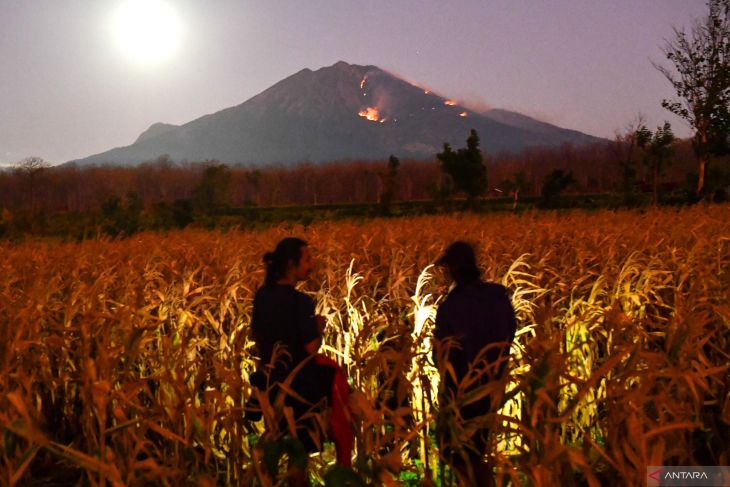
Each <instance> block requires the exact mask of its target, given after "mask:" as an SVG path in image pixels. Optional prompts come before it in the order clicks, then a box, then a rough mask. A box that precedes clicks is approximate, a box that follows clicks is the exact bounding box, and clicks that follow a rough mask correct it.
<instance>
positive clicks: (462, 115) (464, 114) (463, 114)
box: [459, 112, 469, 117]
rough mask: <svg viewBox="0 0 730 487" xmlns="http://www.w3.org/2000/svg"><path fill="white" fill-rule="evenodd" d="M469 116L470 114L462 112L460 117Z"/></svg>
mask: <svg viewBox="0 0 730 487" xmlns="http://www.w3.org/2000/svg"><path fill="white" fill-rule="evenodd" d="M467 115H469V114H468V113H466V112H461V113H460V114H459V116H460V117H466V116H467Z"/></svg>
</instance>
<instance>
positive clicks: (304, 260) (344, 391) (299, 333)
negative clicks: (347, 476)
mask: <svg viewBox="0 0 730 487" xmlns="http://www.w3.org/2000/svg"><path fill="white" fill-rule="evenodd" d="M264 263H265V264H266V278H265V281H264V285H263V286H261V287H260V288H259V289H258V291H257V292H256V296H255V297H254V302H253V315H252V318H251V331H252V333H253V339H254V341H255V342H256V347H257V349H258V355H259V359H260V363H261V364H262V365H263V366H264V367H262V368H261V369H260V371H264V370H265V371H266V373H267V374H268V379H267V380H268V382H269V383H270V384H282V383H284V382H285V381H286V380H287V377H288V376H289V375H290V374H292V373H293V372H294V370H295V369H296V368H297V367H299V370H298V372H296V373H295V375H294V376H293V379H292V382H291V389H292V391H293V392H294V393H295V394H296V395H298V396H300V397H301V398H302V399H304V401H300V400H299V399H298V398H295V397H293V396H292V395H290V394H289V395H287V397H286V400H285V404H286V405H287V406H290V407H291V408H292V410H293V413H294V419H295V420H296V422H297V425H296V428H297V431H296V433H297V437H298V438H299V440H300V441H301V442H302V443H303V444H304V446H305V447H306V448H307V449H308V450H309V451H316V450H317V449H318V448H317V447H318V445H317V444H316V442H315V441H314V440H313V438H312V436H311V435H310V432H311V431H312V430H314V429H316V421H314V420H306V419H302V417H303V416H305V415H306V413H307V412H308V411H310V409H311V408H312V405H319V408H315V411H321V407H322V406H323V404H325V403H327V404H328V405H329V406H331V407H332V414H331V420H330V430H331V431H330V433H331V434H332V437H333V440H334V442H335V447H336V450H337V461H338V463H341V464H345V465H348V466H349V465H350V462H351V456H350V455H351V452H352V444H353V438H352V428H351V426H350V423H349V421H348V419H347V411H346V404H347V398H348V395H349V386H348V384H347V379H346V377H345V376H344V372H343V371H342V370H341V369H340V368H339V367H338V366H337V364H336V363H335V362H334V361H332V360H330V359H328V358H327V357H324V356H320V355H316V353H317V351H318V350H319V347H320V345H321V344H322V332H323V331H324V326H325V320H324V318H323V317H321V316H317V315H315V309H314V302H313V301H312V299H311V298H310V297H309V296H307V295H306V294H304V293H302V292H300V291H297V290H296V289H295V286H296V284H297V283H299V282H301V281H305V280H306V279H308V278H309V275H310V273H311V271H312V268H313V261H312V255H311V253H310V251H309V247H308V246H307V243H306V242H305V241H304V240H301V239H298V238H285V239H283V240H282V241H280V242H279V243H278V244H277V246H276V248H275V249H274V251H273V252H267V253H266V254H265V255H264ZM279 347H281V348H282V350H277V348H279ZM279 352H282V353H279ZM259 376H260V374H259ZM259 386H260V384H259ZM281 392H283V391H282V390H281V389H280V390H279V391H278V393H281ZM272 402H273V398H272ZM282 426H283V427H284V428H285V427H286V422H285V421H283V422H282ZM295 477H296V478H291V479H290V480H291V481H292V483H296V484H299V485H307V481H306V474H305V472H297V473H295Z"/></svg>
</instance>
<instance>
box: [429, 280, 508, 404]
mask: <svg viewBox="0 0 730 487" xmlns="http://www.w3.org/2000/svg"><path fill="white" fill-rule="evenodd" d="M516 327H517V320H516V318H515V312H514V309H513V308H512V303H511V301H510V298H509V294H508V291H507V289H506V288H505V287H504V286H502V285H500V284H495V283H490V282H482V281H474V282H470V283H464V284H459V285H457V286H456V287H455V288H454V289H453V290H452V291H451V292H450V293H449V295H448V296H447V297H446V300H444V302H443V303H442V304H441V305H440V306H439V308H438V312H437V313H436V328H435V330H434V336H435V338H437V339H439V340H443V339H445V338H454V339H456V340H457V341H458V347H456V348H451V349H450V352H449V354H448V360H449V362H450V364H451V365H452V367H453V368H454V372H455V374H456V376H457V380H460V379H462V378H463V377H464V376H465V375H466V374H467V372H468V370H469V364H470V363H472V361H473V360H474V359H475V358H476V357H477V356H478V355H479V352H480V351H481V350H482V349H484V347H486V346H487V345H489V344H493V343H500V342H507V343H511V342H512V340H513V339H514V336H515V330H516ZM506 354H509V347H503V348H501V349H500V348H498V347H492V348H491V349H490V350H489V351H487V353H486V359H487V363H489V364H492V363H494V362H496V361H497V360H498V359H499V358H500V356H502V355H506ZM500 369H501V370H500V371H496V372H497V374H496V375H501V372H502V371H503V370H504V363H503V364H501V367H500ZM446 386H447V387H448V388H451V389H452V390H453V389H455V388H456V384H453V383H451V381H450V380H448V375H447V384H446Z"/></svg>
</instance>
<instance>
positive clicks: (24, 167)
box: [15, 156, 50, 213]
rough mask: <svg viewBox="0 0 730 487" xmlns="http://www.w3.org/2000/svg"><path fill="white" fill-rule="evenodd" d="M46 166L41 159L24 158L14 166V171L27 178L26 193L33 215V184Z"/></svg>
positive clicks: (33, 157)
mask: <svg viewBox="0 0 730 487" xmlns="http://www.w3.org/2000/svg"><path fill="white" fill-rule="evenodd" d="M49 166H50V164H48V163H47V162H46V161H45V160H44V159H43V158H42V157H36V156H32V157H26V158H25V159H23V160H22V161H19V162H17V163H16V164H15V170H16V171H17V172H18V173H20V174H22V175H23V176H24V177H26V178H27V181H28V193H29V196H30V210H31V213H35V183H36V179H37V178H38V175H39V174H40V173H41V172H42V171H44V170H45V169H46V168H48V167H49Z"/></svg>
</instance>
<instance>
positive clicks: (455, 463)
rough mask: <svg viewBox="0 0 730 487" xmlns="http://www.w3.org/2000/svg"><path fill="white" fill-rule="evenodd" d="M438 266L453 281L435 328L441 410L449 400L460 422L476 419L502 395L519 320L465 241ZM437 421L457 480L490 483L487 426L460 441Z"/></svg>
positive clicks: (490, 409) (504, 292)
mask: <svg viewBox="0 0 730 487" xmlns="http://www.w3.org/2000/svg"><path fill="white" fill-rule="evenodd" d="M436 264H437V265H439V266H441V267H443V268H444V269H445V271H446V273H447V275H448V276H449V278H450V279H451V280H452V281H453V287H452V289H451V291H450V292H449V294H448V296H447V297H446V299H445V300H444V302H443V303H441V305H440V306H439V308H438V311H437V313H436V324H435V330H434V337H435V338H436V339H437V340H438V343H439V344H440V345H441V347H439V350H440V352H441V353H435V354H434V358H435V360H436V361H437V365H438V367H439V370H441V371H442V378H441V387H440V397H439V401H440V404H441V410H442V412H444V411H447V410H448V407H447V405H448V404H452V405H454V404H456V405H457V406H455V409H457V410H458V416H456V417H457V418H458V420H459V421H470V420H474V419H475V418H476V419H479V418H480V417H484V416H485V415H487V414H489V413H490V412H494V411H495V410H496V409H497V408H498V407H499V401H501V398H502V396H503V394H504V383H505V382H504V381H503V380H502V379H503V376H504V374H505V372H506V367H507V359H508V358H509V349H510V344H511V343H512V340H513V339H514V336H515V329H516V324H517V322H516V318H515V313H514V309H513V307H512V303H511V300H510V297H509V293H508V291H507V289H506V288H505V287H504V286H502V285H500V284H496V283H491V282H484V281H482V280H481V278H480V276H481V272H480V270H479V268H478V267H477V264H476V256H475V254H474V249H473V248H472V246H471V245H469V244H468V243H466V242H460V241H459V242H454V243H453V244H451V245H449V247H448V248H447V249H446V251H445V252H444V254H443V255H442V256H441V257H440V258H439V259H438V261H437V262H436ZM449 370H451V371H453V373H451V372H447V371H449ZM467 376H468V377H467ZM460 384H461V390H460V391H459V389H460ZM487 391H490V393H489V394H486V395H485V396H483V397H481V398H478V399H476V400H473V401H469V400H465V399H464V398H468V397H469V393H470V392H471V393H473V394H474V396H475V397H478V396H480V393H482V392H484V393H486V392H487ZM454 401H457V402H454ZM458 401H461V402H458ZM452 413H453V411H452ZM440 423H441V424H442V426H441V427H440V428H439V430H440V441H441V445H442V450H441V452H442V456H444V458H445V459H446V461H447V462H449V463H450V464H451V465H452V467H453V469H454V471H455V472H456V474H457V477H459V481H460V482H461V483H463V484H466V485H470V484H472V485H480V486H482V485H491V482H493V479H492V478H491V477H492V476H491V474H490V472H489V468H488V466H487V464H486V463H485V462H484V456H485V454H486V453H488V452H487V451H486V450H487V448H488V440H489V428H488V427H486V426H484V425H483V423H479V424H478V426H477V430H476V432H475V433H474V434H473V435H472V436H471V438H470V439H469V441H468V442H467V443H466V444H463V445H461V444H460V443H461V440H463V437H459V438H457V437H456V435H455V433H454V431H453V430H452V429H450V428H448V427H444V426H443V421H440Z"/></svg>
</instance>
